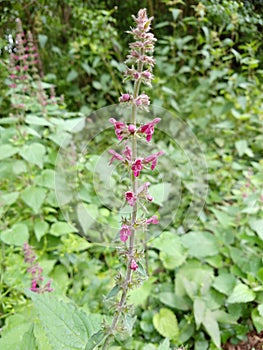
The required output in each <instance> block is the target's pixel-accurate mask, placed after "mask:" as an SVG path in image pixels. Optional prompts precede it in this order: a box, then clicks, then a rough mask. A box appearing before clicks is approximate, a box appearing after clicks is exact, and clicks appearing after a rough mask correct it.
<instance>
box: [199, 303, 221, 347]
mask: <svg viewBox="0 0 263 350" xmlns="http://www.w3.org/2000/svg"><path fill="white" fill-rule="evenodd" d="M202 323H203V325H204V327H205V330H206V331H207V333H208V334H209V335H210V337H211V339H212V341H213V342H214V344H215V345H216V346H217V347H218V348H219V349H220V348H221V339H220V330H219V325H218V322H217V320H216V318H215V317H214V314H213V312H212V311H210V310H209V309H207V310H206V312H205V316H204V319H203V322H202Z"/></svg>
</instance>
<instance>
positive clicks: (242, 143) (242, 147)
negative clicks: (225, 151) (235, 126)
mask: <svg viewBox="0 0 263 350" xmlns="http://www.w3.org/2000/svg"><path fill="white" fill-rule="evenodd" d="M235 146H236V150H237V153H238V155H239V157H242V156H243V155H244V154H245V153H246V150H247V148H248V144H247V141H246V140H239V141H236V142H235Z"/></svg>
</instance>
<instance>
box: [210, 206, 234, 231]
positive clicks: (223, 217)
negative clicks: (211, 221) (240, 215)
mask: <svg viewBox="0 0 263 350" xmlns="http://www.w3.org/2000/svg"><path fill="white" fill-rule="evenodd" d="M211 210H212V212H213V213H214V214H215V216H216V218H217V220H218V221H219V222H220V224H221V225H222V226H223V227H228V226H231V224H232V223H233V218H232V217H231V216H229V215H227V214H226V213H225V212H223V211H221V210H217V209H214V208H212V209H211Z"/></svg>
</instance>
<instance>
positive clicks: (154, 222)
mask: <svg viewBox="0 0 263 350" xmlns="http://www.w3.org/2000/svg"><path fill="white" fill-rule="evenodd" d="M146 224H148V225H149V224H153V225H157V224H159V220H158V218H157V216H156V215H154V216H152V217H151V218H149V219H147V220H146Z"/></svg>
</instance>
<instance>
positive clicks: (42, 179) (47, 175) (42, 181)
mask: <svg viewBox="0 0 263 350" xmlns="http://www.w3.org/2000/svg"><path fill="white" fill-rule="evenodd" d="M34 182H35V184H37V185H38V186H43V187H47V188H50V189H53V188H54V187H55V171H54V170H52V169H45V170H43V171H42V172H41V175H39V176H37V177H36V178H35V181H34Z"/></svg>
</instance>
